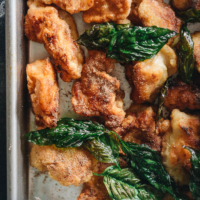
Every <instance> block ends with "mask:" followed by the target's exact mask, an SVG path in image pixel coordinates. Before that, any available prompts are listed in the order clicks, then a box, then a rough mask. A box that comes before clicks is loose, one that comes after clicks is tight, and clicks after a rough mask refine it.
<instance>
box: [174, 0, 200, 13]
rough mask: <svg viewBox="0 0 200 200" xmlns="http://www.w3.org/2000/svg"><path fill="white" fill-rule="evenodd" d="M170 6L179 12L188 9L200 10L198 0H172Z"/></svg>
mask: <svg viewBox="0 0 200 200" xmlns="http://www.w3.org/2000/svg"><path fill="white" fill-rule="evenodd" d="M172 5H173V6H174V7H175V8H177V9H179V10H181V11H184V10H188V9H189V8H195V9H196V10H200V0H172Z"/></svg>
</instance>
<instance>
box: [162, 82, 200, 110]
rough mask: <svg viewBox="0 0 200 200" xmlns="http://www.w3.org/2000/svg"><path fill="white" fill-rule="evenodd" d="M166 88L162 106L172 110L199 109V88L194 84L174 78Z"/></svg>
mask: <svg viewBox="0 0 200 200" xmlns="http://www.w3.org/2000/svg"><path fill="white" fill-rule="evenodd" d="M173 83H174V85H171V86H170V87H169V88H168V90H167V96H166V98H165V102H164V106H165V107H167V108H169V109H170V110H173V109H175V108H178V109H179V110H184V109H186V108H189V109H191V110H195V109H200V89H199V88H198V87H197V86H194V85H187V84H185V83H184V82H183V81H181V80H175V81H174V82H173Z"/></svg>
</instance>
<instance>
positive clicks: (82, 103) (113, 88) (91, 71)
mask: <svg viewBox="0 0 200 200" xmlns="http://www.w3.org/2000/svg"><path fill="white" fill-rule="evenodd" d="M114 62H115V61H114V60H112V59H110V58H106V54H105V53H103V52H98V51H91V52H90V56H89V57H88V58H87V59H86V63H85V64H84V66H83V71H82V74H81V80H80V81H77V82H76V83H74V85H73V87H72V98H71V103H72V105H73V110H74V111H75V112H76V113H77V114H80V115H82V116H100V115H102V116H103V117H104V119H105V125H106V126H109V127H116V126H119V125H120V124H121V122H122V121H123V119H124V117H125V112H124V111H123V98H124V93H123V92H122V91H120V89H119V87H120V82H119V81H118V80H117V79H116V78H114V77H112V76H110V75H109V74H107V73H109V72H111V70H112V69H113V68H114ZM106 72H107V73H106Z"/></svg>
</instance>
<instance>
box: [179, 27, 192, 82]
mask: <svg viewBox="0 0 200 200" xmlns="http://www.w3.org/2000/svg"><path fill="white" fill-rule="evenodd" d="M180 38H181V40H180V41H181V42H180V47H179V53H178V55H179V56H178V57H179V75H180V76H181V79H182V80H183V81H184V82H185V83H187V84H189V83H190V81H191V79H192V75H193V71H194V64H195V59H194V42H193V40H192V37H191V35H190V32H189V30H188V29H187V27H186V25H184V26H183V27H182V29H181V32H180Z"/></svg>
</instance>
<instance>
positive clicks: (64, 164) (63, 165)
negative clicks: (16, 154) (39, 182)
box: [30, 144, 97, 186]
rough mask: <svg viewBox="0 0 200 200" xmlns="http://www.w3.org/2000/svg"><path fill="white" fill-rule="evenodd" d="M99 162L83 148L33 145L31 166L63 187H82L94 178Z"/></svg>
mask: <svg viewBox="0 0 200 200" xmlns="http://www.w3.org/2000/svg"><path fill="white" fill-rule="evenodd" d="M96 163H97V161H96V160H95V158H94V157H93V156H92V155H91V154H90V152H88V151H87V150H85V149H82V148H56V147H55V146H54V145H52V146H38V145H35V144H34V145H33V147H32V149H31V153H30V164H31V166H32V167H35V168H36V169H38V170H40V171H42V172H47V171H48V174H49V176H50V177H51V178H52V179H54V180H56V181H58V182H59V183H60V184H61V185H64V186H69V185H75V186H78V185H81V184H82V183H84V182H87V181H89V180H90V179H91V177H92V175H93V174H92V171H93V169H94V167H95V165H96Z"/></svg>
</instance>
